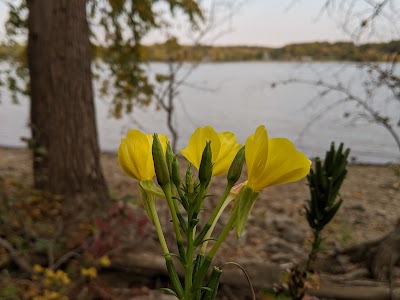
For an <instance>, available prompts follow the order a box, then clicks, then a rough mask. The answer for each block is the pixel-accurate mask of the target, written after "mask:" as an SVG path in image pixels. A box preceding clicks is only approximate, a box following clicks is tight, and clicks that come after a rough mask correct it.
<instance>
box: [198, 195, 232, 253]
mask: <svg viewBox="0 0 400 300" xmlns="http://www.w3.org/2000/svg"><path fill="white" fill-rule="evenodd" d="M232 199H233V197H232ZM232 199H231V200H230V201H224V203H223V205H222V206H221V208H220V210H219V212H218V214H217V216H216V218H215V219H214V221H213V223H212V225H211V227H210V229H209V230H208V231H207V234H206V235H205V236H204V240H203V244H202V246H201V250H200V253H201V254H205V253H206V250H207V244H208V241H209V239H210V237H211V234H212V233H213V231H214V228H215V225H216V224H217V222H218V219H219V217H220V216H221V214H222V213H223V212H224V210H225V208H226V207H227V206H228V205H229V203H231V201H232Z"/></svg>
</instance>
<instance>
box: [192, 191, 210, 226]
mask: <svg viewBox="0 0 400 300" xmlns="http://www.w3.org/2000/svg"><path fill="white" fill-rule="evenodd" d="M206 192H207V186H205V185H204V184H200V189H199V192H198V194H197V196H196V199H195V200H194V207H193V209H192V210H191V214H189V219H190V220H193V219H197V215H198V214H199V212H200V209H201V206H202V205H203V200H204V196H205V195H206Z"/></svg>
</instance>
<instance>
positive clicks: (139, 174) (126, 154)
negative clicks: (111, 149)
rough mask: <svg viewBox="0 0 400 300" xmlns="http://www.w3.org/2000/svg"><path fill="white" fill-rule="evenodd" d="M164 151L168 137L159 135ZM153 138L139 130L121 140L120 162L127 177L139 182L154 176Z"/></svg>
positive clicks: (131, 132)
mask: <svg viewBox="0 0 400 300" xmlns="http://www.w3.org/2000/svg"><path fill="white" fill-rule="evenodd" d="M158 137H159V139H160V141H161V145H162V147H163V150H164V151H165V150H166V148H167V141H168V139H167V137H166V136H165V135H162V134H159V135H158ZM152 145H153V136H152V135H151V134H144V133H142V132H140V131H139V130H129V131H128V134H127V135H126V137H125V138H123V139H121V144H120V146H119V149H118V162H119V164H120V166H121V168H122V169H123V170H124V172H125V173H126V175H128V176H130V177H133V178H135V179H137V180H139V181H142V180H146V179H147V180H149V179H150V180H151V179H152V178H153V177H154V175H155V171H154V164H153V155H152V153H151V146H152Z"/></svg>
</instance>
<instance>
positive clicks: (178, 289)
mask: <svg viewBox="0 0 400 300" xmlns="http://www.w3.org/2000/svg"><path fill="white" fill-rule="evenodd" d="M165 263H166V265H167V270H168V277H169V280H170V281H171V284H172V287H173V289H174V291H175V293H176V296H177V297H178V299H185V298H183V296H184V292H183V288H182V285H181V281H180V280H179V275H178V273H177V272H176V269H175V266H174V262H173V261H172V257H171V254H169V253H168V254H167V255H165Z"/></svg>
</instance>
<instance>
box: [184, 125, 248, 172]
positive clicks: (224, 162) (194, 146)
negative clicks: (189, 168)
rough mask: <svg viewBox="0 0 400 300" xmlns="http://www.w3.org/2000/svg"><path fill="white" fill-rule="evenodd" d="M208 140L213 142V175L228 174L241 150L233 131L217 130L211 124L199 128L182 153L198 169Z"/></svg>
mask: <svg viewBox="0 0 400 300" xmlns="http://www.w3.org/2000/svg"><path fill="white" fill-rule="evenodd" d="M207 142H211V153H212V154H211V161H212V163H213V170H212V176H217V175H222V174H226V173H227V172H228V170H229V167H230V165H231V163H232V161H233V159H234V158H235V155H236V153H237V152H238V151H239V150H240V148H241V145H240V144H238V143H237V141H236V137H235V135H234V134H233V133H231V132H219V133H217V132H215V130H214V129H213V128H212V127H211V126H206V127H199V128H197V129H196V130H195V131H194V132H193V134H192V136H191V137H190V139H189V144H188V145H187V147H185V148H183V149H182V150H181V154H182V155H183V156H184V157H185V158H186V159H187V160H188V161H189V162H191V163H192V164H193V165H194V166H195V167H196V169H199V168H200V162H201V157H202V154H203V151H204V148H205V146H206V143H207Z"/></svg>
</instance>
